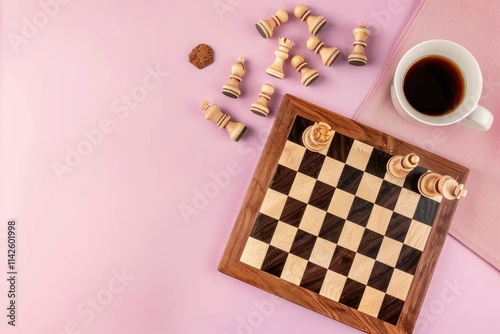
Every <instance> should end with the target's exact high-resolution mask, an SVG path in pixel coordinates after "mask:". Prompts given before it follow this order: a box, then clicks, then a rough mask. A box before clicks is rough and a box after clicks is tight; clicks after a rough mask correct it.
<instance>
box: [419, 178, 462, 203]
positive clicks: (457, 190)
mask: <svg viewBox="0 0 500 334" xmlns="http://www.w3.org/2000/svg"><path fill="white" fill-rule="evenodd" d="M418 190H419V191H420V193H421V194H422V195H424V196H427V197H436V196H443V197H444V198H446V199H449V200H453V199H460V198H462V197H465V196H467V190H466V189H465V188H464V185H463V184H459V183H458V182H457V180H455V179H454V178H453V177H451V176H449V175H439V174H438V173H434V172H427V173H425V174H423V175H422V176H421V177H420V178H419V180H418Z"/></svg>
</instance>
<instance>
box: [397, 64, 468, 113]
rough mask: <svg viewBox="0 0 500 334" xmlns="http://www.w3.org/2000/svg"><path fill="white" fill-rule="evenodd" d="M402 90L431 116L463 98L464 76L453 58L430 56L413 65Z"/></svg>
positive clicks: (418, 109) (419, 109)
mask: <svg viewBox="0 0 500 334" xmlns="http://www.w3.org/2000/svg"><path fill="white" fill-rule="evenodd" d="M403 92H404V94H405V97H406V99H407V100H408V102H409V103H410V105H411V106H412V107H413V108H414V109H415V110H417V111H419V112H421V113H422V114H425V115H429V116H442V115H445V114H447V113H449V112H451V111H453V110H454V109H455V108H456V107H457V106H458V105H459V104H460V103H461V102H462V100H463V98H464V93H465V80H464V77H463V75H462V71H461V70H460V68H459V67H458V66H457V65H456V64H455V63H454V62H452V61H451V60H449V59H447V58H444V57H441V56H427V57H424V58H421V59H419V60H417V61H416V62H415V63H413V64H412V65H411V66H410V68H409V69H408V71H407V72H406V75H405V77H404V81H403Z"/></svg>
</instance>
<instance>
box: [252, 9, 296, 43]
mask: <svg viewBox="0 0 500 334" xmlns="http://www.w3.org/2000/svg"><path fill="white" fill-rule="evenodd" d="M287 21H288V13H287V12H286V11H284V10H283V9H279V10H278V11H277V12H276V14H275V15H273V16H271V18H270V19H269V20H267V21H266V20H259V21H258V22H257V24H255V27H256V28H257V31H258V32H259V34H260V35H261V36H262V37H264V38H269V37H272V36H273V30H274V28H276V26H279V25H281V24H282V23H285V22H287Z"/></svg>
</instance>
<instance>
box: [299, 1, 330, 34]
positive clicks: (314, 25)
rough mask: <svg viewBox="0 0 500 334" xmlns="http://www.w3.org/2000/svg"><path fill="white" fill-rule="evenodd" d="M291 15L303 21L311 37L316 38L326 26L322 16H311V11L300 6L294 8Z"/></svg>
mask: <svg viewBox="0 0 500 334" xmlns="http://www.w3.org/2000/svg"><path fill="white" fill-rule="evenodd" d="M293 15H295V17H296V18H298V19H300V20H301V21H302V22H304V21H305V22H306V23H307V29H308V30H309V33H310V34H312V35H313V36H316V35H317V34H318V33H319V32H320V30H321V29H323V27H324V26H325V24H326V20H325V18H324V17H323V16H313V15H311V11H310V10H309V9H307V7H306V6H305V5H302V4H300V5H298V6H297V7H295V9H294V11H293Z"/></svg>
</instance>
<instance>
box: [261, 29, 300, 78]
mask: <svg viewBox="0 0 500 334" xmlns="http://www.w3.org/2000/svg"><path fill="white" fill-rule="evenodd" d="M294 45H295V43H294V42H293V41H292V40H290V39H288V38H286V37H280V38H279V47H278V50H276V51H275V52H274V54H275V55H276V59H275V60H274V63H273V64H272V65H271V66H269V67H268V68H267V69H266V73H267V74H269V75H272V76H273V77H275V78H278V79H283V78H284V77H285V73H284V72H283V63H284V62H285V60H286V59H288V57H289V54H288V52H290V49H291V48H293V47H294Z"/></svg>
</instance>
